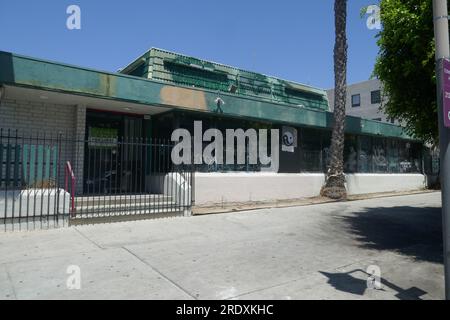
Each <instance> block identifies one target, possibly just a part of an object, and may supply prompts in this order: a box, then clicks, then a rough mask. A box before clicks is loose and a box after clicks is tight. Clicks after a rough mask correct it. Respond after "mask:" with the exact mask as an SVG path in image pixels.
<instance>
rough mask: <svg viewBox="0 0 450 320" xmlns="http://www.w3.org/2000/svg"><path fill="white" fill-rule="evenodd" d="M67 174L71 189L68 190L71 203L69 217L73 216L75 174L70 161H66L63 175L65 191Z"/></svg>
mask: <svg viewBox="0 0 450 320" xmlns="http://www.w3.org/2000/svg"><path fill="white" fill-rule="evenodd" d="M69 175H70V180H71V190H70V203H71V208H70V215H71V217H74V216H75V182H76V179H75V174H74V172H73V170H72V165H71V164H70V161H67V162H66V175H65V186H66V191H69Z"/></svg>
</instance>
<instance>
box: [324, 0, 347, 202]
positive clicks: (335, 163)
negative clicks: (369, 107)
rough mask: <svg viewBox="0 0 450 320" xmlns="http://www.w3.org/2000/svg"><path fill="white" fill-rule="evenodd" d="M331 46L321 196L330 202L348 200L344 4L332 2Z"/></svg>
mask: <svg viewBox="0 0 450 320" xmlns="http://www.w3.org/2000/svg"><path fill="white" fill-rule="evenodd" d="M334 16H335V29H336V30H335V33H336V40H335V41H336V42H335V46H334V81H335V90H334V126H333V135H332V138H331V150H330V151H331V161H330V165H329V168H328V171H327V175H326V182H325V186H324V187H323V188H322V192H321V194H322V195H323V196H325V197H329V198H332V199H344V198H346V197H347V192H346V190H345V175H344V128H345V104H346V98H347V34H346V24H347V0H335V2H334Z"/></svg>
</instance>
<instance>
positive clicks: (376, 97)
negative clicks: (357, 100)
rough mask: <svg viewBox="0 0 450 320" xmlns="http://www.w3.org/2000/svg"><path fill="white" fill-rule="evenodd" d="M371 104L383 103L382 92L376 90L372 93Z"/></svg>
mask: <svg viewBox="0 0 450 320" xmlns="http://www.w3.org/2000/svg"><path fill="white" fill-rule="evenodd" d="M370 103H372V104H376V103H381V91H380V90H375V91H372V92H371V93H370Z"/></svg>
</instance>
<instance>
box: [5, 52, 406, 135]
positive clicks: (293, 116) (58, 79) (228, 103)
mask: <svg viewBox="0 0 450 320" xmlns="http://www.w3.org/2000/svg"><path fill="white" fill-rule="evenodd" d="M0 84H7V85H13V86H22V87H27V88H34V89H39V90H49V91H56V92H62V93H69V94H75V95H81V96H89V97H94V98H100V99H107V100H115V101H123V102H130V103H137V104H142V105H148V106H149V108H150V107H151V106H160V107H166V108H171V109H175V110H177V109H178V110H191V111H199V112H209V113H223V114H224V115H228V116H232V117H238V118H248V119H254V120H263V121H271V122H276V123H285V124H292V125H295V126H310V127H316V128H323V129H331V128H332V122H333V115H332V113H330V112H326V111H323V110H318V109H312V108H306V107H299V106H295V105H291V104H287V103H283V102H271V101H267V100H261V99H257V98H255V97H249V96H245V97H243V96H237V95H234V94H231V93H222V92H221V93H218V92H216V91H212V90H205V89H199V88H189V87H184V86H176V85H173V84H165V83H163V82H160V81H155V80H150V79H145V78H141V77H133V76H128V75H124V74H120V73H110V72H104V71H96V70H92V69H86V68H80V67H76V66H71V65H66V64H61V63H55V62H50V61H44V60H38V59H35V58H28V57H24V56H19V55H15V54H11V53H7V52H0ZM218 96H220V97H221V99H222V100H224V101H225V105H224V106H222V110H218V109H217V106H216V102H215V100H216V99H217V97H218ZM346 132H349V133H355V134H367V135H376V136H384V137H393V138H401V139H410V140H414V139H412V138H411V137H410V136H408V135H407V134H406V133H405V132H404V131H403V129H402V128H401V127H399V126H395V125H392V124H387V123H381V122H377V121H372V120H365V119H360V118H355V117H347V125H346Z"/></svg>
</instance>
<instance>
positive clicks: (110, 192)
mask: <svg viewBox="0 0 450 320" xmlns="http://www.w3.org/2000/svg"><path fill="white" fill-rule="evenodd" d="M172 148H173V144H172V143H171V142H170V141H169V140H165V139H146V138H136V137H133V138H121V137H110V136H105V137H101V136H98V135H97V137H96V138H84V137H83V138H76V137H73V136H70V135H69V134H61V133H58V134H48V133H47V134H45V133H42V134H40V133H33V134H25V135H23V134H20V133H19V132H18V131H17V130H15V131H12V130H4V129H0V227H1V226H3V227H4V229H5V230H7V229H16V228H20V229H21V228H27V229H29V228H46V227H57V226H65V225H68V224H70V223H71V222H75V221H77V220H82V219H91V218H108V217H118V216H140V217H143V218H146V217H153V216H155V215H161V214H163V215H165V214H186V213H188V212H189V211H190V209H191V206H192V203H193V197H194V193H193V185H194V183H193V182H194V174H193V169H192V166H186V165H181V166H177V165H174V164H173V163H172V161H171V152H172Z"/></svg>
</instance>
